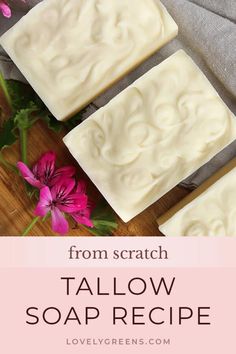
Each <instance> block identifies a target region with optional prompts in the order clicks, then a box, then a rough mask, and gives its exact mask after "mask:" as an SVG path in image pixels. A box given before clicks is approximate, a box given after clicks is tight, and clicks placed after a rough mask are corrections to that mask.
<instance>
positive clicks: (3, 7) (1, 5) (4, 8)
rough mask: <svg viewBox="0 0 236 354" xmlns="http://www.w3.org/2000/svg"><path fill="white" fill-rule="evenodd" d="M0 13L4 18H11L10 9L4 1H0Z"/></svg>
mask: <svg viewBox="0 0 236 354" xmlns="http://www.w3.org/2000/svg"><path fill="white" fill-rule="evenodd" d="M0 11H1V13H2V14H3V16H4V17H7V18H10V17H11V8H10V6H9V5H7V4H6V3H5V2H4V1H0Z"/></svg>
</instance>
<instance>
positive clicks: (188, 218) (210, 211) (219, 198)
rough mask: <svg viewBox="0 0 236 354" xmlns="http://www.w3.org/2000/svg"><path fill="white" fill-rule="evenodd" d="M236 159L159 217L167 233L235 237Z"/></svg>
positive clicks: (162, 229)
mask: <svg viewBox="0 0 236 354" xmlns="http://www.w3.org/2000/svg"><path fill="white" fill-rule="evenodd" d="M235 182H236V159H234V160H232V161H231V162H230V163H229V164H228V165H227V166H226V167H224V168H223V169H221V170H220V171H219V172H218V173H216V174H215V175H214V176H213V177H211V178H209V179H208V180H207V181H206V182H205V183H203V185H201V186H200V187H199V188H197V189H196V190H195V191H194V192H193V193H191V194H190V195H189V196H187V197H186V198H184V199H183V200H182V201H181V202H180V203H179V204H177V205H176V206H175V207H173V208H172V209H171V210H169V211H168V212H167V213H166V214H164V215H163V216H162V217H161V218H159V219H158V224H159V225H160V230H161V232H162V233H163V234H165V235H166V236H236V203H235V201H236V183H235Z"/></svg>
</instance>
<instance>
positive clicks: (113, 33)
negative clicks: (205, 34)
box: [0, 0, 178, 120]
mask: <svg viewBox="0 0 236 354" xmlns="http://www.w3.org/2000/svg"><path fill="white" fill-rule="evenodd" d="M177 32H178V27H177V25H176V23H175V22H174V20H173V19H172V18H171V16H170V15H169V14H168V12H167V10H166V9H165V8H164V6H163V5H162V4H161V3H160V1H159V0H134V1H133V0H132V1H127V0H112V1H111V0H89V1H84V0H44V1H43V2H41V3H40V4H38V5H37V6H36V7H34V8H33V9H32V10H31V11H30V12H29V13H28V14H27V15H26V16H25V17H23V18H22V19H21V20H20V21H19V22H18V23H17V24H16V25H15V26H14V27H13V28H11V29H10V30H9V31H8V32H7V33H5V34H4V35H3V36H2V37H1V39H0V44H1V45H2V46H3V48H4V49H5V50H6V51H7V53H8V54H9V55H10V57H11V58H12V60H13V61H14V62H15V64H16V65H17V66H18V68H19V69H20V70H21V72H22V73H23V75H24V76H25V77H26V79H27V80H28V82H29V83H30V84H31V86H32V87H33V88H34V89H35V91H36V92H37V93H38V95H39V96H40V97H41V99H42V100H43V101H44V103H45V104H46V105H47V107H48V108H49V110H50V111H51V112H52V113H53V115H54V116H55V117H56V118H57V119H58V120H64V119H66V118H69V117H71V116H72V115H74V114H75V113H77V112H78V111H79V110H81V109H82V108H83V107H85V106H86V105H87V104H88V103H90V102H91V101H92V100H93V99H94V98H95V97H97V96H98V95H99V94H101V93H102V92H103V91H104V90H106V89H108V88H109V87H110V86H111V85H112V84H113V83H115V82H116V81H117V80H118V79H120V78H121V77H123V76H124V75H125V74H127V73H128V72H129V71H131V70H132V69H134V68H135V67H136V66H137V65H139V64H140V63H141V62H142V61H144V60H145V59H147V57H149V56H150V55H152V54H153V53H154V52H155V51H157V50H158V49H159V48H160V47H161V46H163V45H164V44H166V43H167V42H168V41H170V40H171V39H172V38H174V37H175V36H176V35H177Z"/></svg>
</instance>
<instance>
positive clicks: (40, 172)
mask: <svg viewBox="0 0 236 354" xmlns="http://www.w3.org/2000/svg"><path fill="white" fill-rule="evenodd" d="M17 167H18V169H19V171H20V173H21V175H22V177H23V178H24V179H25V180H26V181H27V182H28V183H29V184H31V185H32V186H33V187H36V188H39V189H41V188H42V187H45V186H49V187H51V186H53V185H54V184H56V183H57V182H58V181H59V180H60V179H61V178H62V177H63V178H64V177H67V178H69V177H73V176H74V175H75V172H76V170H75V168H74V166H65V167H62V168H59V169H56V154H55V153H54V152H52V151H49V152H47V153H45V154H43V155H42V157H41V158H40V159H39V161H38V162H37V163H36V164H35V165H34V166H33V168H32V171H31V170H30V169H29V167H28V166H27V165H25V164H24V163H23V162H21V161H20V162H18V163H17Z"/></svg>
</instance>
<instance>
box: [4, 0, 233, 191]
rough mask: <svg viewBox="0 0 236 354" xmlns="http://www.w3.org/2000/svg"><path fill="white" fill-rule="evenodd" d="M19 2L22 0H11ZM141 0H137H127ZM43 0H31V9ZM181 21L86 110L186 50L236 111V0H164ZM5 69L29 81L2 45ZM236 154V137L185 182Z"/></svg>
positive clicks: (190, 182) (198, 181) (11, 75)
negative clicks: (174, 32)
mask: <svg viewBox="0 0 236 354" xmlns="http://www.w3.org/2000/svg"><path fill="white" fill-rule="evenodd" d="M12 1H13V2H15V3H17V0H12ZM127 1H133V2H135V1H138V0H127ZM38 2H40V0H29V1H28V4H29V5H28V8H30V7H32V6H34V5H35V4H37V3H38ZM162 2H163V4H164V5H165V6H166V7H167V9H168V10H169V12H170V14H171V15H172V16H173V18H174V19H175V21H176V22H177V24H178V25H179V36H178V37H177V38H176V39H175V40H173V41H172V42H171V43H169V44H167V45H166V46H165V47H163V48H162V49H161V50H160V51H158V53H156V54H155V55H154V56H152V57H151V58H150V59H148V60H147V61H146V62H145V63H143V64H142V65H141V66H139V67H138V68H137V69H136V70H134V71H133V72H132V73H131V74H129V75H128V76H126V77H125V78H124V79H123V80H121V81H120V82H119V83H118V84H116V85H115V86H113V87H112V88H111V89H110V90H108V91H107V92H106V93H105V94H103V95H102V96H100V97H98V98H97V99H96V100H95V101H94V102H93V103H92V104H91V105H89V107H88V109H87V110H86V112H85V117H87V116H88V115H90V114H91V113H93V112H94V111H95V110H96V109H98V108H100V107H101V106H103V105H104V104H106V103H107V102H109V100H110V99H111V98H112V97H114V96H115V95H117V94H118V93H119V92H120V91H121V90H123V89H124V88H125V87H127V86H128V85H130V84H131V83H132V82H133V81H135V80H136V79H137V78H138V77H140V76H141V75H143V74H144V73H145V72H146V71H148V70H149V69H151V68H152V67H153V66H155V65H157V64H158V63H160V62H161V61H163V60H164V59H166V58H167V57H168V56H170V55H171V54H173V53H174V52H175V51H176V50H178V49H180V48H182V49H184V50H185V51H186V52H187V53H188V54H189V55H190V56H191V57H192V58H193V59H194V60H195V62H196V63H197V64H198V65H199V67H200V68H201V69H202V70H203V72H204V73H205V74H206V76H207V77H208V78H209V80H210V81H211V82H212V84H213V85H214V87H215V88H216V90H217V91H218V93H219V94H220V96H221V97H222V98H223V100H224V101H225V102H226V104H227V105H228V106H229V108H230V109H231V110H232V111H233V112H234V113H235V114H236V0H162ZM26 11H27V6H26V5H23V6H22V7H21V8H19V7H18V8H17V11H15V12H14V16H13V18H12V19H11V20H7V19H3V18H1V19H0V34H1V33H3V32H4V31H6V30H7V29H8V28H9V27H11V26H12V25H13V24H14V23H15V22H17V21H18V19H19V18H20V17H21V16H22V15H23V14H24V13H25V12H26ZM0 70H1V71H3V73H4V75H5V76H6V77H7V78H14V79H21V80H24V78H23V77H22V75H21V74H20V73H19V72H18V70H17V68H16V67H15V66H14V64H13V63H12V62H11V60H10V59H9V58H8V57H7V56H6V54H5V53H4V52H3V50H2V49H1V48H0ZM235 156H236V141H235V142H234V143H233V144H231V145H230V146H229V147H228V148H226V149H225V150H224V151H222V152H221V153H220V154H218V155H217V156H216V157H214V158H213V159H212V160H211V161H210V162H209V163H207V164H206V165H205V166H203V167H202V168H201V169H200V170H198V171H197V172H196V173H195V174H194V175H192V176H191V177H190V178H188V179H187V180H186V181H185V182H184V183H183V185H184V186H186V187H188V188H194V187H196V186H198V185H199V184H201V183H202V182H203V181H204V180H205V179H206V178H208V177H209V176H210V175H212V174H213V173H214V172H215V171H217V170H218V169H219V168H220V167H222V166H223V165H225V164H226V163H227V162H228V161H229V160H230V159H232V158H233V157H235Z"/></svg>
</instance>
